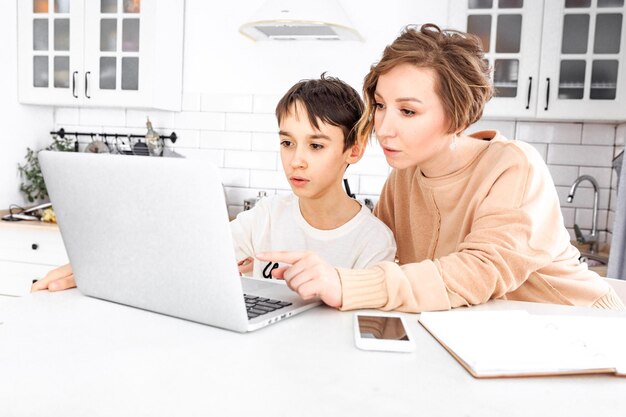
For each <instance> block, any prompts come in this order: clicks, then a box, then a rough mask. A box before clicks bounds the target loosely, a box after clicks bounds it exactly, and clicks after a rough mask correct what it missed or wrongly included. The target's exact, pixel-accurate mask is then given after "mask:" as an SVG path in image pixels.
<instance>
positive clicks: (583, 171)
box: [579, 167, 613, 188]
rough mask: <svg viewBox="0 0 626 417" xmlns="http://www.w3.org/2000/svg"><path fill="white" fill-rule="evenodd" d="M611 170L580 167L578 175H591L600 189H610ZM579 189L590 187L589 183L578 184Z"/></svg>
mask: <svg viewBox="0 0 626 417" xmlns="http://www.w3.org/2000/svg"><path fill="white" fill-rule="evenodd" d="M612 170H613V168H598V167H580V170H579V173H580V175H591V176H592V177H594V178H595V179H596V181H598V185H599V186H600V188H611V171H612ZM580 187H592V185H591V184H590V183H589V181H583V182H581V183H580Z"/></svg>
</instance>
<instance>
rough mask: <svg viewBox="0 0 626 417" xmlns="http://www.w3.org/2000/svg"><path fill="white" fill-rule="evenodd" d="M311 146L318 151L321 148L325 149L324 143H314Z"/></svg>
mask: <svg viewBox="0 0 626 417" xmlns="http://www.w3.org/2000/svg"><path fill="white" fill-rule="evenodd" d="M311 148H312V149H314V150H316V151H318V150H320V149H324V145H320V144H319V143H312V144H311Z"/></svg>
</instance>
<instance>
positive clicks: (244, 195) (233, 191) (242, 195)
mask: <svg viewBox="0 0 626 417" xmlns="http://www.w3.org/2000/svg"><path fill="white" fill-rule="evenodd" d="M224 191H225V192H226V201H227V203H228V204H229V205H240V206H241V207H242V209H243V201H244V200H246V199H248V198H255V197H256V196H258V195H259V192H260V191H265V193H266V194H267V195H268V196H271V195H274V191H273V190H270V189H269V188H242V187H224Z"/></svg>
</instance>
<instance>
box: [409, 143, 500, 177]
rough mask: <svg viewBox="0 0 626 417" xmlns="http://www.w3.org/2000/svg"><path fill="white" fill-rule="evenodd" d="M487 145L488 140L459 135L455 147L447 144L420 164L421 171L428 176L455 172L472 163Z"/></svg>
mask: <svg viewBox="0 0 626 417" xmlns="http://www.w3.org/2000/svg"><path fill="white" fill-rule="evenodd" d="M487 145H488V142H486V141H481V140H477V139H474V138H471V137H469V136H458V137H457V138H456V148H455V149H451V148H450V146H449V145H447V144H446V145H444V146H443V147H442V149H441V150H440V151H439V152H438V153H437V154H436V155H435V156H434V157H433V158H431V159H430V160H429V161H427V162H425V163H423V164H420V166H419V168H420V171H421V172H422V174H424V176H425V177H428V178H437V177H443V176H446V175H450V174H453V173H455V172H457V171H459V170H460V169H462V168H463V167H465V166H466V165H467V164H468V163H470V161H472V160H473V159H474V158H475V157H476V155H477V154H478V153H479V152H480V151H482V150H483V149H484V148H485V147H486V146H487Z"/></svg>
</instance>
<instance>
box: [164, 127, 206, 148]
mask: <svg viewBox="0 0 626 417" xmlns="http://www.w3.org/2000/svg"><path fill="white" fill-rule="evenodd" d="M165 134H166V135H167V134H168V133H165ZM167 144H168V146H172V147H174V148H176V149H178V148H196V149H197V148H199V147H200V131H199V130H185V129H176V143H174V144H172V143H171V142H170V141H169V140H168V141H167Z"/></svg>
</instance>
